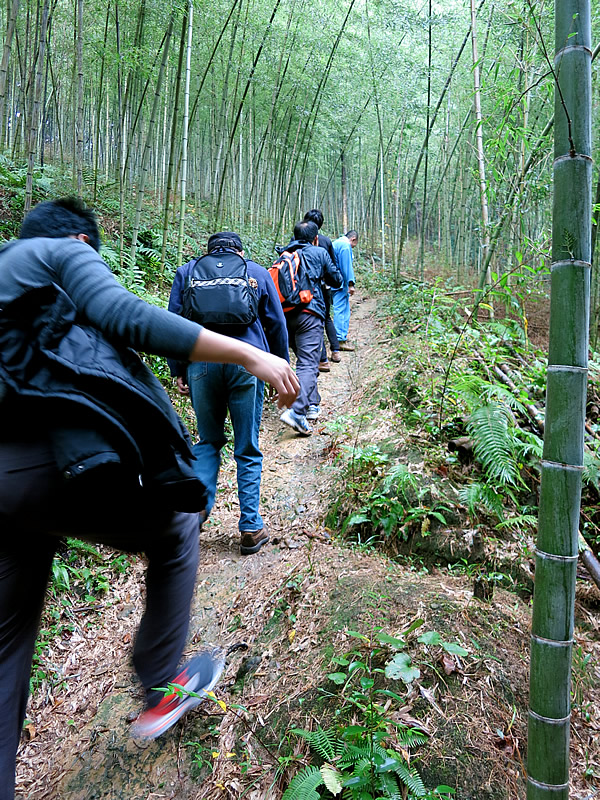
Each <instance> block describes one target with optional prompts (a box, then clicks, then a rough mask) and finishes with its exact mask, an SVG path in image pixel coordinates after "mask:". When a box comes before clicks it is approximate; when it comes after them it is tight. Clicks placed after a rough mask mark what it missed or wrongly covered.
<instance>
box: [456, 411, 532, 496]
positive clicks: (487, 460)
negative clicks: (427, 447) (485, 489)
mask: <svg viewBox="0 0 600 800" xmlns="http://www.w3.org/2000/svg"><path fill="white" fill-rule="evenodd" d="M511 422H512V419H511V415H510V414H509V412H508V409H507V408H506V407H505V406H502V405H500V404H498V403H489V404H487V405H485V406H482V407H481V408H478V409H476V410H475V411H473V412H472V414H471V417H470V419H469V422H468V425H467V430H468V432H469V433H470V435H471V437H472V439H473V441H474V444H475V455H476V457H477V459H478V460H479V461H480V462H481V464H482V466H483V468H484V470H485V471H486V472H487V474H488V475H489V477H490V478H491V479H492V480H493V481H497V482H498V483H500V484H501V485H504V486H506V485H508V486H515V485H516V484H517V483H518V482H519V470H518V466H517V462H516V458H515V444H514V442H515V436H514V434H513V435H511V433H512V432H513V431H514V427H513V428H512V430H511Z"/></svg>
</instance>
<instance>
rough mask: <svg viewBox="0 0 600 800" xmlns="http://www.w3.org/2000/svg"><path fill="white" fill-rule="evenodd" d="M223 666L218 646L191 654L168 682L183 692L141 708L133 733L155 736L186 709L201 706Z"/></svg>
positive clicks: (171, 694) (166, 695) (166, 728)
mask: <svg viewBox="0 0 600 800" xmlns="http://www.w3.org/2000/svg"><path fill="white" fill-rule="evenodd" d="M224 668H225V654H224V653H223V651H222V650H221V649H220V648H218V647H215V648H213V649H212V650H205V651H204V652H203V653H199V654H198V655H197V656H194V658H192V659H191V660H190V661H188V662H187V664H186V665H185V666H184V667H183V669H182V670H181V672H180V673H179V675H177V676H176V677H175V678H173V680H172V681H171V683H174V684H177V686H180V687H181V688H182V689H184V690H185V691H183V692H181V691H180V692H172V693H170V694H165V695H164V696H163V698H162V700H161V701H160V702H159V703H158V705H155V706H151V707H150V708H147V709H146V710H145V711H142V713H141V714H140V716H139V717H138V718H137V720H136V722H135V723H134V725H133V728H132V730H131V734H132V736H135V737H137V738H140V739H156V737H157V736H160V735H161V734H162V733H164V732H165V731H168V730H169V728H170V727H172V726H173V725H174V724H175V723H176V722H177V720H178V719H179V718H180V717H182V716H183V715H184V714H185V713H186V711H189V710H190V709H192V708H195V707H196V706H198V705H200V703H201V702H202V701H203V700H204V698H205V697H206V693H207V692H210V690H211V689H212V688H213V686H215V684H216V683H217V681H218V680H219V678H220V677H221V673H222V672H223V670H224ZM188 692H192V693H193V695H190V694H188ZM180 695H181V696H180Z"/></svg>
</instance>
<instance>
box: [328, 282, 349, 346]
mask: <svg viewBox="0 0 600 800" xmlns="http://www.w3.org/2000/svg"><path fill="white" fill-rule="evenodd" d="M331 302H332V305H333V323H334V325H335V332H336V334H337V337H338V339H339V341H340V342H345V341H346V339H347V338H348V328H349V327H350V294H349V292H348V287H347V286H345V285H344V286H342V288H341V289H332V290H331Z"/></svg>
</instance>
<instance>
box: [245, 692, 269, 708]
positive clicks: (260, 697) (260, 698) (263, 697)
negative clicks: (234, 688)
mask: <svg viewBox="0 0 600 800" xmlns="http://www.w3.org/2000/svg"><path fill="white" fill-rule="evenodd" d="M268 699H269V695H268V694H256V695H254V697H249V698H248V699H247V700H244V703H243V705H244V707H245V708H251V707H252V706H259V705H262V704H263V703H266V702H267V700H268Z"/></svg>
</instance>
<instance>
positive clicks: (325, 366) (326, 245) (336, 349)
mask: <svg viewBox="0 0 600 800" xmlns="http://www.w3.org/2000/svg"><path fill="white" fill-rule="evenodd" d="M304 222H314V223H315V225H316V226H317V228H318V229H319V234H318V240H317V245H318V247H322V248H323V249H324V250H326V251H327V253H328V254H329V258H330V259H331V260H332V261H333V264H334V266H337V262H336V258H335V251H334V249H333V244H332V242H331V239H330V238H329V236H325V234H324V233H321V228H322V226H323V212H322V211H320V210H319V209H318V208H313V209H311V210H310V211H307V212H306V214H305V215H304ZM323 300H324V301H325V333H326V334H327V338H328V339H329V346H330V348H331V360H332V361H333V362H335V363H336V364H337V363H339V362H340V361H341V360H342V359H341V356H340V343H339V341H338V337H337V333H336V332H335V325H334V324H333V320H332V319H331V290H330V289H329V286H327V284H326V283H324V284H323ZM319 372H331V366H330V365H329V361H328V359H327V348H326V346H325V337H323V347H322V348H321V361H320V362H319Z"/></svg>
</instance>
